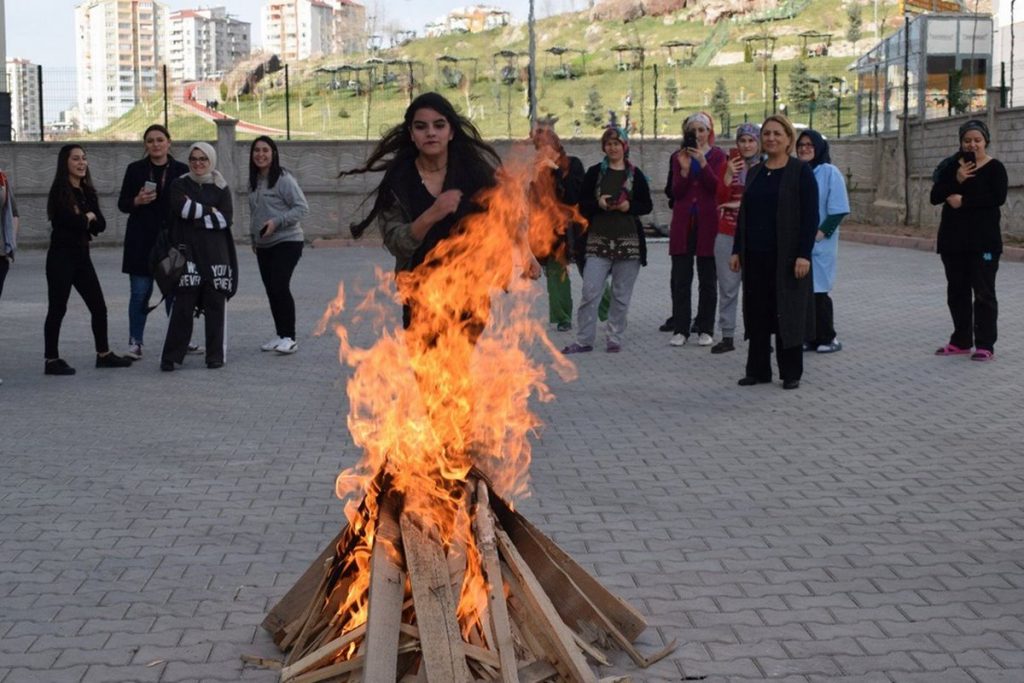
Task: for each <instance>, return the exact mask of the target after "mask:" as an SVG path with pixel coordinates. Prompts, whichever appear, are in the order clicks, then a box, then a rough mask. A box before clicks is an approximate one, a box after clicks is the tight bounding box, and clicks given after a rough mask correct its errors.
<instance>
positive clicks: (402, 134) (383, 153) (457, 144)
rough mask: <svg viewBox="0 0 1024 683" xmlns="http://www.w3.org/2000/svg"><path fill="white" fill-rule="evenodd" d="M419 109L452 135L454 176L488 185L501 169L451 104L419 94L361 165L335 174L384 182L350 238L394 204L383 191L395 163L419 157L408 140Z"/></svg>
mask: <svg viewBox="0 0 1024 683" xmlns="http://www.w3.org/2000/svg"><path fill="white" fill-rule="evenodd" d="M420 109H433V110H434V111H436V112H437V113H438V114H440V115H441V116H443V117H444V118H445V119H446V120H447V121H448V125H449V127H450V128H451V130H452V134H453V136H452V139H451V142H449V143H448V168H449V169H450V170H452V169H458V172H459V173H460V174H461V175H463V176H464V177H467V178H472V179H475V180H477V182H483V184H485V185H486V184H488V181H487V180H486V179H490V178H492V177H493V176H494V169H495V168H497V167H498V166H500V165H501V157H500V156H498V153H497V152H496V151H495V150H494V148H493V147H491V146H490V145H489V144H487V143H486V142H484V139H483V138H482V137H481V136H480V131H478V130H477V129H476V126H474V125H473V124H472V122H470V120H469V119H467V118H465V117H464V116H462V115H461V114H459V113H458V112H457V111H455V107H453V106H452V103H451V102H449V101H448V100H447V99H445V97H444V96H443V95H440V94H438V93H436V92H427V93H423V94H422V95H420V96H419V97H417V98H416V99H414V100H413V101H412V102H411V103H410V104H409V106H408V107H407V108H406V110H405V116H404V118H403V120H402V123H400V124H398V125H397V126H395V127H394V128H392V129H391V130H389V131H388V132H387V133H385V134H384V137H382V138H381V139H380V142H378V143H377V146H376V147H375V148H374V150H373V152H372V153H371V154H370V156H369V157H368V158H367V159H366V163H365V164H363V165H362V166H361V167H359V168H354V169H352V170H349V171H342V172H341V173H339V174H338V177H339V178H341V177H343V176H346V175H356V174H360V173H379V172H381V171H384V178H383V179H382V180H381V181H380V184H379V185H377V187H376V188H374V190H373V192H372V193H371V194H370V197H373V198H374V201H373V208H372V209H370V213H369V214H368V215H367V216H366V218H364V219H363V220H361V221H359V222H358V223H352V225H351V226H350V229H351V230H352V236H353V237H359V236H361V235H362V234H363V232H365V231H366V228H367V227H368V226H369V225H370V223H371V222H373V219H374V218H376V217H377V215H378V214H379V213H380V212H381V211H382V210H384V209H386V208H388V207H389V206H390V205H391V204H392V203H393V202H394V198H393V197H392V195H391V193H390V192H388V191H387V190H388V189H389V185H388V184H389V181H390V180H391V178H392V173H393V172H394V171H395V170H396V169H397V168H398V167H399V166H401V164H400V163H398V162H403V161H411V160H413V159H415V158H416V156H417V155H418V154H419V151H418V150H417V149H416V144H415V143H414V142H413V140H412V120H413V117H414V116H416V112H417V111H419V110H420ZM367 199H369V197H367Z"/></svg>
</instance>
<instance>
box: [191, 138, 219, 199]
mask: <svg viewBox="0 0 1024 683" xmlns="http://www.w3.org/2000/svg"><path fill="white" fill-rule="evenodd" d="M196 149H197V150H199V151H200V152H202V153H203V154H205V155H206V158H207V159H209V160H210V168H209V170H208V171H207V172H206V173H204V174H203V175H198V174H196V173H193V172H192V165H191V164H189V171H188V177H189V178H191V179H192V180H194V181H196V182H197V183H198V184H200V185H209V184H210V183H213V184H214V185H216V186H217V187H219V188H221V189H223V188H225V187H227V186H228V181H226V180H224V176H222V175H221V173H220V171H218V170H217V152H216V151H215V150H214V149H213V146H212V145H210V144H209V143H206V142H193V143H192V146H191V147H189V148H188V156H189V157H191V156H192V150H196ZM186 158H187V157H186Z"/></svg>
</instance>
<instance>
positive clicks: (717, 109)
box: [711, 76, 729, 122]
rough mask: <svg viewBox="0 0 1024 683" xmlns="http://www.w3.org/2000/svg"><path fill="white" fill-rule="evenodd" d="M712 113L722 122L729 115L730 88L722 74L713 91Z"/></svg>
mask: <svg viewBox="0 0 1024 683" xmlns="http://www.w3.org/2000/svg"><path fill="white" fill-rule="evenodd" d="M711 113H712V114H714V115H715V118H716V119H718V120H719V121H722V122H724V121H725V120H726V118H727V117H728V116H729V88H728V87H727V86H726V85H725V79H724V78H722V77H721V76H719V77H718V80H716V81H715V91H714V92H713V93H711Z"/></svg>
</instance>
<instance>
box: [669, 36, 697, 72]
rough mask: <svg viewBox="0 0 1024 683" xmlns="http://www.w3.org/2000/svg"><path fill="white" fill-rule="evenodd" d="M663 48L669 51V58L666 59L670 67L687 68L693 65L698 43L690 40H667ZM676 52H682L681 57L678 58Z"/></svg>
mask: <svg viewBox="0 0 1024 683" xmlns="http://www.w3.org/2000/svg"><path fill="white" fill-rule="evenodd" d="M661 46H662V47H663V48H665V49H666V50H667V51H668V57H667V58H666V59H665V63H666V64H667V65H668V66H686V65H688V64H691V63H693V56H694V54H695V53H696V50H697V43H694V42H691V41H689V40H667V41H665V42H664V43H662V44H661ZM676 50H679V51H680V54H679V56H676V52H675V51H676Z"/></svg>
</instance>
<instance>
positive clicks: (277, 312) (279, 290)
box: [256, 242, 302, 339]
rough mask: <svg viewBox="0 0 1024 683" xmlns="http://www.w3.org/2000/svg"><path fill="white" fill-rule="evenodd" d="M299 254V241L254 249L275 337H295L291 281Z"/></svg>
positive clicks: (300, 253) (300, 254) (300, 249)
mask: <svg viewBox="0 0 1024 683" xmlns="http://www.w3.org/2000/svg"><path fill="white" fill-rule="evenodd" d="M301 257H302V242H278V243H277V244H275V245H273V246H271V247H265V248H261V249H257V250H256V263H257V264H258V265H259V268H260V278H262V279H263V287H264V289H266V290H267V299H268V300H269V301H270V314H271V315H272V316H274V328H275V329H276V331H277V336H278V337H288V338H289V339H295V299H294V298H292V290H291V282H292V273H294V272H295V266H296V265H297V264H298V263H299V259H300V258H301Z"/></svg>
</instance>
